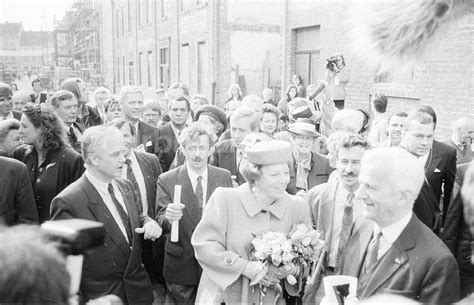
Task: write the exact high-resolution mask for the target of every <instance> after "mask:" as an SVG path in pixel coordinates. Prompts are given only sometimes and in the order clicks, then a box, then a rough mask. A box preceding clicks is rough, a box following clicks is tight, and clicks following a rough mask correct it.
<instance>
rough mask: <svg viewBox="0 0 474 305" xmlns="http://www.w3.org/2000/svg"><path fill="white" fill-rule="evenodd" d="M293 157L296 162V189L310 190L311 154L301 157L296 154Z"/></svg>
mask: <svg viewBox="0 0 474 305" xmlns="http://www.w3.org/2000/svg"><path fill="white" fill-rule="evenodd" d="M293 156H294V157H295V161H296V188H298V189H302V190H305V191H307V190H308V175H309V171H310V169H311V154H308V156H306V157H301V156H300V155H299V154H298V152H296V151H295V152H294V153H293Z"/></svg>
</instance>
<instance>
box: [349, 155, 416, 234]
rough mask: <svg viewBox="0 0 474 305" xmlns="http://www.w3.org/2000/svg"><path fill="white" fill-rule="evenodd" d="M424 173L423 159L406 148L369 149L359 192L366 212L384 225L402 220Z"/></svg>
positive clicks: (410, 208) (411, 204)
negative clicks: (420, 159) (421, 161)
mask: <svg viewBox="0 0 474 305" xmlns="http://www.w3.org/2000/svg"><path fill="white" fill-rule="evenodd" d="M424 177H425V176H424V170H423V166H422V165H421V163H420V162H419V161H418V160H417V158H416V157H415V156H413V155H412V154H410V153H409V152H407V151H406V150H404V149H401V148H398V147H390V148H377V149H374V150H372V151H368V152H366V154H365V155H364V158H363V159H362V167H361V170H360V174H359V182H360V185H361V186H360V188H359V190H358V192H357V196H358V198H359V199H361V200H362V201H363V202H364V216H365V217H367V218H369V219H372V220H373V221H375V222H376V223H377V224H379V226H380V227H382V228H383V227H386V226H388V225H390V224H393V223H395V222H397V221H399V220H400V219H401V218H403V217H404V216H405V215H407V214H408V213H409V212H410V211H411V210H412V208H413V203H414V202H415V199H416V198H417V197H418V194H419V192H420V190H421V187H422V185H423V181H424Z"/></svg>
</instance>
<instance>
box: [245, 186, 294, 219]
mask: <svg viewBox="0 0 474 305" xmlns="http://www.w3.org/2000/svg"><path fill="white" fill-rule="evenodd" d="M237 189H238V193H239V198H240V201H241V202H242V205H243V206H244V208H245V211H246V212H247V214H248V215H249V216H250V217H254V216H255V215H257V214H258V213H260V212H261V211H262V210H265V209H264V207H263V206H262V204H260V203H259V202H257V200H256V198H255V195H254V194H253V192H252V190H251V189H250V185H249V184H248V183H244V184H242V185H241V186H239V187H238V188H237ZM289 200H290V195H288V194H285V195H284V196H283V197H282V198H280V199H278V200H276V201H275V202H274V203H272V204H271V205H270V206H269V207H268V208H267V209H266V210H267V211H268V212H270V213H271V214H273V215H274V216H275V217H276V218H278V219H282V218H283V216H284V215H285V212H286V208H287V206H286V204H285V203H286V202H287V201H289Z"/></svg>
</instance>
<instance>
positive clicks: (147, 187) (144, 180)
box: [107, 118, 162, 282]
mask: <svg viewBox="0 0 474 305" xmlns="http://www.w3.org/2000/svg"><path fill="white" fill-rule="evenodd" d="M107 125H110V126H113V127H115V128H117V129H119V130H120V131H121V132H122V135H123V139H124V146H125V149H124V156H125V165H124V167H123V170H122V178H123V179H127V180H129V181H130V182H131V183H132V186H133V189H134V191H135V193H136V196H137V199H138V205H137V208H138V210H139V211H140V212H141V213H143V214H144V215H148V216H150V217H151V218H155V215H156V210H155V203H156V182H157V181H158V176H159V175H160V174H161V172H162V171H161V166H160V161H159V160H158V157H157V156H155V155H154V154H150V153H147V152H142V151H138V150H135V149H133V146H134V143H135V133H134V130H133V128H132V125H130V123H128V122H127V121H125V120H123V119H120V118H117V119H114V120H113V121H111V122H110V123H108V124H107ZM142 248H143V255H142V257H143V264H144V265H145V268H146V270H147V272H148V274H149V275H150V277H151V279H152V281H153V282H157V281H161V272H159V270H161V268H162V266H160V265H159V264H158V262H155V261H154V255H153V252H156V253H158V252H159V250H160V249H159V244H158V241H155V242H154V243H153V244H152V243H151V242H150V241H149V240H143V242H142ZM153 248H154V249H153ZM153 250H155V251H153Z"/></svg>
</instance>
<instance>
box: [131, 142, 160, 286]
mask: <svg viewBox="0 0 474 305" xmlns="http://www.w3.org/2000/svg"><path fill="white" fill-rule="evenodd" d="M135 157H136V158H137V162H138V165H139V166H140V170H141V172H142V175H143V179H144V180H145V188H146V196H147V200H148V202H147V204H148V213H147V215H148V216H150V217H151V218H152V219H154V218H155V215H156V182H157V181H158V176H159V175H160V174H161V166H160V161H159V160H158V157H157V156H155V155H154V154H150V153H146V152H139V151H135ZM142 237H143V236H142ZM142 248H143V252H142V259H143V264H144V265H145V269H146V271H147V272H148V274H149V275H150V278H151V279H152V280H153V281H159V282H163V281H162V279H161V277H162V276H161V272H162V269H163V259H161V260H160V259H159V257H162V256H163V255H162V253H163V248H164V238H162V237H160V239H158V240H156V241H154V242H153V241H151V240H145V239H143V240H142Z"/></svg>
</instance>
